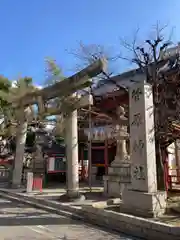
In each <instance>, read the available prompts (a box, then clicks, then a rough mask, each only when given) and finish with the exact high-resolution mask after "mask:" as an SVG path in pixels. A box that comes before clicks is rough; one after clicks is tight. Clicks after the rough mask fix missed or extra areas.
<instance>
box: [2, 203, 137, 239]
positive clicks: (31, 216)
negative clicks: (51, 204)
mask: <svg viewBox="0 0 180 240" xmlns="http://www.w3.org/2000/svg"><path fill="white" fill-rule="evenodd" d="M0 239H1V240H11V239H12V240H21V239H22V240H24V239H26V240H40V239H43V240H50V239H57V240H58V239H64V240H65V239H67V240H71V239H72V240H75V239H77V240H81V239H83V240H91V239H92V240H107V239H108V240H114V239H117V240H118V239H119V240H134V239H135V238H130V237H126V236H124V235H122V236H120V235H116V234H114V233H109V232H106V231H104V230H102V229H99V228H98V227H94V226H92V225H86V224H83V223H82V222H80V221H75V220H70V219H68V218H66V217H63V216H59V215H56V214H50V213H47V212H45V211H43V210H39V209H35V208H33V207H30V206H27V205H24V204H21V203H17V202H11V201H8V200H6V199H0Z"/></svg>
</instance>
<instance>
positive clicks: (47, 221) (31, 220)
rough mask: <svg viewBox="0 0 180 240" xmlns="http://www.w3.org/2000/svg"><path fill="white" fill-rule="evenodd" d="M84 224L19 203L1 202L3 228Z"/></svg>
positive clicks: (1, 223) (0, 221)
mask: <svg viewBox="0 0 180 240" xmlns="http://www.w3.org/2000/svg"><path fill="white" fill-rule="evenodd" d="M78 223H79V224H82V222H81V223H80V222H79V221H75V220H73V219H69V218H66V217H64V216H60V215H56V214H50V213H48V212H46V211H43V210H40V209H35V208H33V207H30V206H28V205H24V204H20V203H17V202H11V201H6V200H4V202H2V201H0V227H1V226H27V225H63V224H65V225H66V224H78Z"/></svg>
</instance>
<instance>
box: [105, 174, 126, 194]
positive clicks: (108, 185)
mask: <svg viewBox="0 0 180 240" xmlns="http://www.w3.org/2000/svg"><path fill="white" fill-rule="evenodd" d="M103 181H104V195H105V196H108V197H113V198H121V195H122V192H123V190H124V188H125V187H126V188H128V186H129V183H122V178H121V177H120V176H115V175H114V176H113V175H109V176H103Z"/></svg>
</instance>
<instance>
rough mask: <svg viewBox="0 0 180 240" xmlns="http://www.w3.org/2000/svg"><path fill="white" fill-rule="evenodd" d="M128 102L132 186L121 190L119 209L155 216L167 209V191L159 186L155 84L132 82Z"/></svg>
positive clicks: (144, 215)
mask: <svg viewBox="0 0 180 240" xmlns="http://www.w3.org/2000/svg"><path fill="white" fill-rule="evenodd" d="M129 106H130V113H129V124H130V159H131V186H130V188H129V189H127V188H125V189H124V191H123V193H122V202H123V203H122V205H121V206H120V210H121V211H124V212H127V213H132V214H136V215H139V216H143V217H154V216H158V215H161V214H162V213H164V210H165V207H166V193H165V192H162V191H161V192H160V191H158V190H157V171H156V153H155V134H154V105H153V94H152V86H151V85H149V84H147V83H144V82H141V83H136V84H133V86H132V87H131V88H130V92H129Z"/></svg>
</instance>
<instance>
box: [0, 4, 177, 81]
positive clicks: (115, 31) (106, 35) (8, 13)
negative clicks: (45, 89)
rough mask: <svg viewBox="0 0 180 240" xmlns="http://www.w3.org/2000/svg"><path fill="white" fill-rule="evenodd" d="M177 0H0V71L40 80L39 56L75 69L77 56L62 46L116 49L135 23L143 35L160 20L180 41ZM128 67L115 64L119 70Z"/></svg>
mask: <svg viewBox="0 0 180 240" xmlns="http://www.w3.org/2000/svg"><path fill="white" fill-rule="evenodd" d="M179 9H180V1H179V0H171V1H170V0H136V1H135V0H126V1H124V0H111V1H110V0H31V1H28V0H1V1H0V10H1V14H0V30H1V41H0V73H1V74H3V75H5V76H7V77H9V78H10V79H12V80H13V79H16V78H17V77H18V76H19V75H22V76H23V75H28V76H32V77H33V79H34V82H36V83H37V84H42V83H43V81H44V79H45V64H44V59H45V57H47V56H51V57H52V58H55V59H56V60H57V62H58V63H59V64H60V65H61V66H62V68H63V69H64V72H65V74H66V75H69V74H72V73H73V71H74V70H75V65H76V59H75V58H74V57H73V56H72V55H70V54H68V52H67V50H69V51H71V50H73V49H74V50H75V49H77V48H78V42H80V41H82V42H83V43H85V44H102V45H104V46H106V47H107V48H108V49H113V51H114V52H116V51H117V52H118V51H120V44H119V38H120V37H125V38H127V39H131V37H132V36H133V32H134V31H135V30H136V29H137V27H139V28H140V29H141V30H140V34H139V37H140V39H144V38H145V39H146V38H147V36H148V34H149V33H150V31H151V29H152V26H153V25H154V24H156V22H157V21H159V22H160V23H161V24H162V25H163V24H167V23H168V24H169V26H168V28H167V29H166V33H167V34H168V32H170V31H171V29H172V27H173V28H174V31H173V32H174V33H173V40H174V41H178V40H180V24H179V18H178V16H179ZM128 67H129V65H127V63H125V62H121V63H120V62H119V63H118V64H116V71H117V72H121V71H123V70H125V69H127V68H128Z"/></svg>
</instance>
